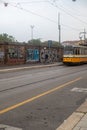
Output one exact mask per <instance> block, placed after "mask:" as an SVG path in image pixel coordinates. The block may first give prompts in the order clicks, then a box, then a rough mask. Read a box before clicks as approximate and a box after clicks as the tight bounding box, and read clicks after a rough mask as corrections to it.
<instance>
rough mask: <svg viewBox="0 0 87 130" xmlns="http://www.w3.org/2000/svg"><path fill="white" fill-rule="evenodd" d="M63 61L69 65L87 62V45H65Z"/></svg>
mask: <svg viewBox="0 0 87 130" xmlns="http://www.w3.org/2000/svg"><path fill="white" fill-rule="evenodd" d="M63 63H64V64H67V65H70V64H71V65H72V64H82V63H87V46H81V45H77V46H76V45H67V46H65V47H64V53H63Z"/></svg>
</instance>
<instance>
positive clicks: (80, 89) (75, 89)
mask: <svg viewBox="0 0 87 130" xmlns="http://www.w3.org/2000/svg"><path fill="white" fill-rule="evenodd" d="M71 91H72V92H82V93H83V92H84V93H87V88H77V87H75V88H73V89H71Z"/></svg>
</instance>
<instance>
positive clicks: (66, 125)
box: [56, 100, 87, 130]
mask: <svg viewBox="0 0 87 130" xmlns="http://www.w3.org/2000/svg"><path fill="white" fill-rule="evenodd" d="M56 130H87V100H86V101H85V102H84V103H83V104H82V105H81V106H80V107H79V108H78V109H77V110H76V111H75V112H74V113H72V115H71V116H70V117H69V118H68V119H66V120H65V121H64V122H63V124H61V125H60V126H59V127H58V128H57V129H56Z"/></svg>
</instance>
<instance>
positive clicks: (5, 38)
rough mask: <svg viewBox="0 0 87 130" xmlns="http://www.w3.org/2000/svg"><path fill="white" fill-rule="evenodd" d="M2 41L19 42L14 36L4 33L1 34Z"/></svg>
mask: <svg viewBox="0 0 87 130" xmlns="http://www.w3.org/2000/svg"><path fill="white" fill-rule="evenodd" d="M0 42H17V40H15V38H14V37H13V36H11V35H8V34H6V33H3V34H0Z"/></svg>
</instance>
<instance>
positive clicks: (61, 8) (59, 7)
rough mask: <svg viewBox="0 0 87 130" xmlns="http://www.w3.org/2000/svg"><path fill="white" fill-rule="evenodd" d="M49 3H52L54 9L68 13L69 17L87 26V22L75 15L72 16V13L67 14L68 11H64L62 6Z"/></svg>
mask: <svg viewBox="0 0 87 130" xmlns="http://www.w3.org/2000/svg"><path fill="white" fill-rule="evenodd" d="M49 3H50V4H51V5H52V6H54V7H56V8H58V9H60V10H62V11H63V12H64V13H66V14H67V15H69V16H71V17H73V18H74V19H76V20H78V21H79V22H81V23H84V24H87V22H85V21H83V20H81V19H79V18H78V17H76V16H75V15H72V14H71V13H69V12H67V11H66V9H64V8H63V7H61V6H58V5H57V4H56V3H53V2H52V3H51V2H50V1H49Z"/></svg>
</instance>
